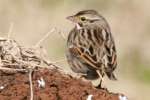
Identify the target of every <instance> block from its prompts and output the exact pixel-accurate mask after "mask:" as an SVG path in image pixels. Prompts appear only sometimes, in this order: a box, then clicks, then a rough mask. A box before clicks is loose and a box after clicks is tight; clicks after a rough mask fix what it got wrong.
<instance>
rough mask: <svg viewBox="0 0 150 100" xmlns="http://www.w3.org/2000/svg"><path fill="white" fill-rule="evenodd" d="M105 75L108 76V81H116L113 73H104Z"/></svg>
mask: <svg viewBox="0 0 150 100" xmlns="http://www.w3.org/2000/svg"><path fill="white" fill-rule="evenodd" d="M106 75H107V76H108V78H109V79H110V80H114V81H115V80H117V78H116V76H115V75H114V73H110V72H106Z"/></svg>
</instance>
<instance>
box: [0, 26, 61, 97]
mask: <svg viewBox="0 0 150 100" xmlns="http://www.w3.org/2000/svg"><path fill="white" fill-rule="evenodd" d="M12 29H13V23H11V26H10V28H9V32H8V37H7V38H3V37H0V70H1V71H3V72H6V73H13V72H28V73H29V81H30V100H33V87H32V72H33V71H34V69H35V68H39V67H41V68H48V69H53V68H57V69H58V70H60V68H59V67H58V66H57V65H56V64H55V63H57V61H56V62H51V61H50V60H49V59H48V57H47V53H46V50H45V49H44V48H43V47H42V46H40V44H41V42H43V41H44V40H45V39H46V38H47V37H48V36H49V35H50V34H51V33H52V32H54V31H55V29H54V28H53V29H52V30H50V31H49V32H48V33H47V34H46V35H45V36H44V37H43V38H42V39H40V40H39V42H38V43H37V44H36V45H35V46H33V47H30V48H27V47H24V46H21V45H20V44H19V43H17V42H16V41H15V40H13V39H11V38H10V35H11V33H12ZM43 66H44V67H43ZM60 71H62V70H60Z"/></svg>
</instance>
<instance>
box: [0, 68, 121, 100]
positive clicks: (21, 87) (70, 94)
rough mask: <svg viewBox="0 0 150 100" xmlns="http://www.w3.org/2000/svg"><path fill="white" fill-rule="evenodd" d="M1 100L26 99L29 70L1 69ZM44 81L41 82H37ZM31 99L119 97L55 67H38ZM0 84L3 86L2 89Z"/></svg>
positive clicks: (100, 99)
mask: <svg viewBox="0 0 150 100" xmlns="http://www.w3.org/2000/svg"><path fill="white" fill-rule="evenodd" d="M0 75H1V77H0V87H1V88H0V100H29V99H30V85H29V79H28V73H20V72H16V73H12V74H8V73H5V72H2V71H1V72H0ZM42 80H43V81H44V83H45V85H43V86H42V85H41V86H40V83H39V81H42ZM32 83H33V94H34V100H87V98H88V96H89V95H92V99H91V100H119V98H118V95H119V94H113V93H109V92H108V91H106V90H101V89H96V88H94V87H93V86H92V84H91V83H87V82H84V81H82V80H81V79H76V78H72V77H71V76H69V75H63V74H62V73H60V72H59V71H58V70H56V69H52V70H48V69H40V70H37V71H34V72H33V74H32ZM2 87H3V88H2Z"/></svg>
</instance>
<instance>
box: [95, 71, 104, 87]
mask: <svg viewBox="0 0 150 100" xmlns="http://www.w3.org/2000/svg"><path fill="white" fill-rule="evenodd" d="M96 72H97V73H98V75H99V77H100V82H99V84H98V86H96V88H98V89H104V88H103V87H102V82H103V81H104V79H103V76H104V74H103V75H101V73H100V71H99V70H97V71H96Z"/></svg>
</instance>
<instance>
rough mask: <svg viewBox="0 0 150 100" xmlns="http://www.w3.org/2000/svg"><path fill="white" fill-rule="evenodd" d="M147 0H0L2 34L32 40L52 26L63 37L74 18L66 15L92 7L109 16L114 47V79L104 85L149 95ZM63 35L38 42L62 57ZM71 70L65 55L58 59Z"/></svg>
mask: <svg viewBox="0 0 150 100" xmlns="http://www.w3.org/2000/svg"><path fill="white" fill-rule="evenodd" d="M149 4H150V1H149V0H111V1H110V0H107V1H106V0H0V36H7V32H8V30H9V27H10V23H11V22H13V23H14V27H13V30H12V31H13V32H12V34H11V38H15V39H16V40H17V41H19V42H20V43H21V44H22V45H25V46H33V45H35V44H36V43H37V42H38V41H39V40H40V39H41V37H42V36H44V35H45V34H46V33H47V32H48V31H49V30H51V29H52V28H54V27H56V28H57V29H58V30H57V31H61V32H62V33H64V35H65V36H66V37H67V35H68V32H69V31H70V30H71V28H72V27H73V24H72V23H70V22H69V21H67V20H66V17H67V16H69V15H72V14H74V13H76V12H78V11H80V10H84V9H95V10H97V11H99V12H100V13H101V14H102V15H103V16H104V17H105V18H106V19H107V20H108V22H109V24H110V26H111V30H112V33H113V35H114V38H115V42H116V46H117V53H118V68H117V70H116V76H117V77H118V81H116V82H112V81H109V80H108V79H107V78H105V83H104V84H105V86H106V87H108V89H109V90H111V91H113V92H121V93H123V94H125V95H126V96H127V97H128V98H129V100H150V95H149V94H150V10H149V9H150V5H149ZM65 43H66V41H65V40H64V39H63V38H62V37H61V36H60V35H59V34H58V32H54V33H52V34H51V35H50V36H49V37H48V39H46V40H45V41H43V43H42V45H43V46H44V47H45V48H46V50H47V52H48V55H49V58H50V59H51V60H52V61H57V60H60V59H64V58H65ZM59 65H60V66H61V67H62V68H65V69H66V70H68V71H69V67H68V65H67V62H66V61H62V62H60V63H59Z"/></svg>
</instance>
